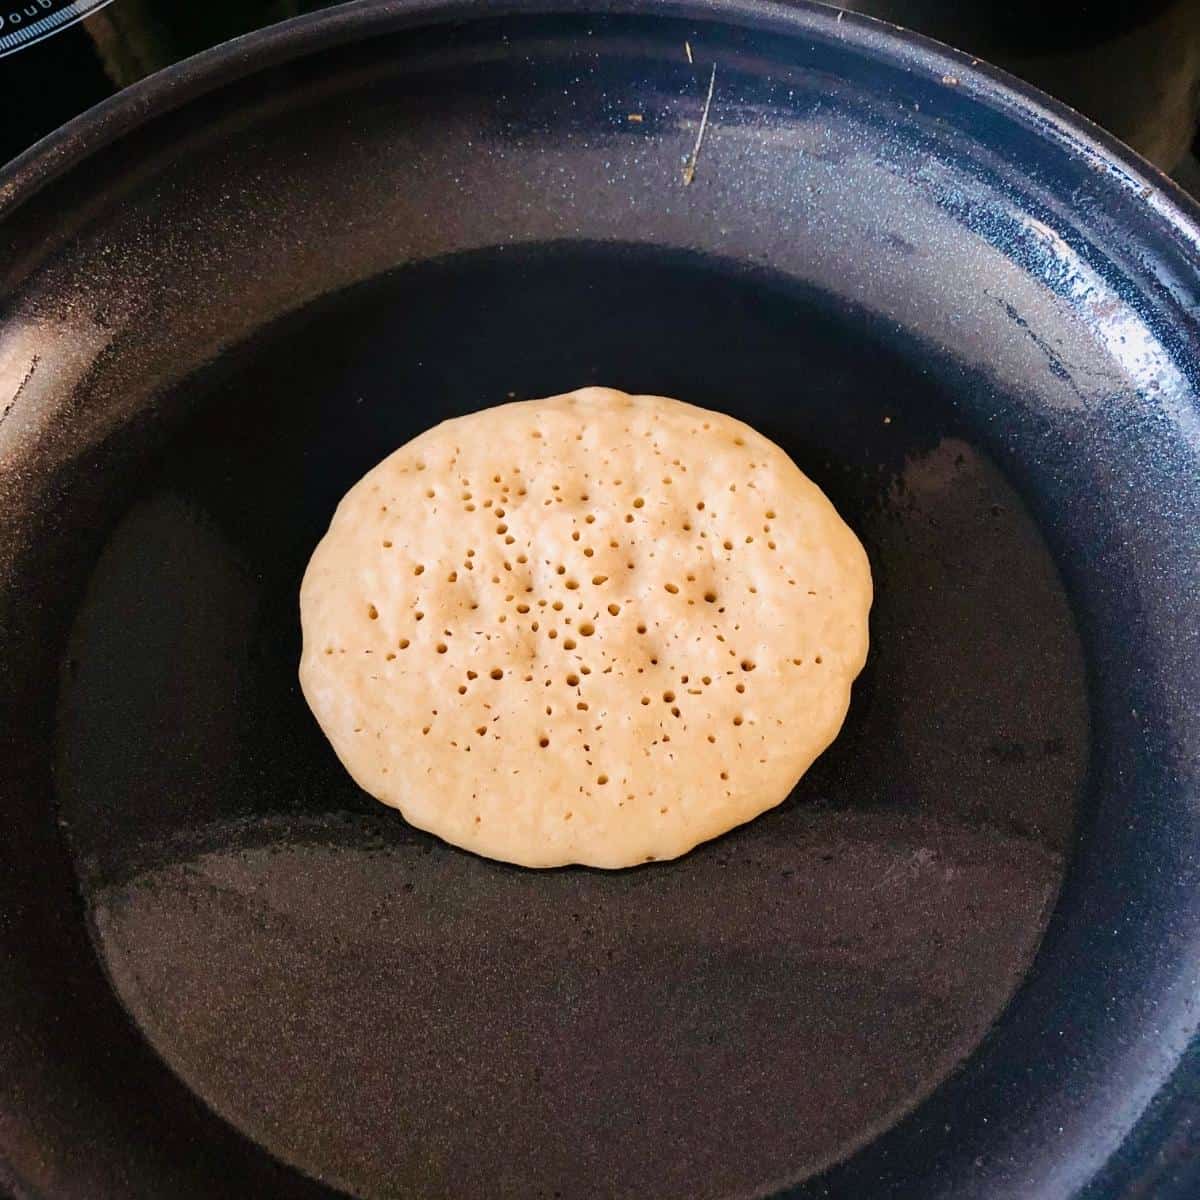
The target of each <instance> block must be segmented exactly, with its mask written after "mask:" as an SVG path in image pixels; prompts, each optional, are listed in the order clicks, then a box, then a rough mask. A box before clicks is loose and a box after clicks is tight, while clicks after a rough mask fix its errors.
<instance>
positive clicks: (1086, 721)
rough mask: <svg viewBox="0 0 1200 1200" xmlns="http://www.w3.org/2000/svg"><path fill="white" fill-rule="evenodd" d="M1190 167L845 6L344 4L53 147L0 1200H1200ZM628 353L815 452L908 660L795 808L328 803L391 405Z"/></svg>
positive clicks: (889, 654)
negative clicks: (607, 826) (459, 836)
mask: <svg viewBox="0 0 1200 1200" xmlns="http://www.w3.org/2000/svg"><path fill="white" fill-rule="evenodd" d="M685 42H687V43H688V45H689V47H690V49H691V51H692V57H693V58H694V60H695V61H694V62H691V63H689V61H688V55H687V53H686V52H685V49H684V43H685ZM713 64H716V71H717V73H716V77H715V83H714V101H713V105H712V111H711V114H710V120H709V122H708V125H707V129H706V135H705V140H704V142H703V145H702V147H701V152H700V155H699V158H698V159H697V162H696V176H695V180H694V182H693V183H692V184H691V185H690V186H685V185H684V183H683V179H682V173H681V166H682V161H683V158H684V156H685V155H686V154H687V153H688V152H689V151H690V150H691V149H692V147H693V144H694V140H695V136H696V131H697V129H698V126H699V121H700V115H701V109H702V107H703V101H704V95H705V92H706V89H707V86H708V82H709V79H710V77H711V72H712V69H713ZM631 114H634V115H636V116H639V117H641V120H630V115H631ZM1180 203H1181V202H1180V201H1178V200H1177V199H1176V198H1173V197H1171V196H1168V195H1167V194H1166V193H1165V192H1163V191H1161V190H1158V188H1157V186H1156V185H1153V184H1152V183H1151V182H1150V181H1148V180H1147V179H1146V178H1145V177H1144V176H1143V174H1142V170H1141V168H1139V167H1138V166H1137V165H1136V164H1135V163H1133V162H1132V161H1130V160H1129V159H1128V158H1126V157H1125V156H1123V154H1122V153H1121V152H1120V151H1119V150H1117V149H1116V148H1115V147H1113V146H1112V145H1109V144H1107V143H1105V142H1104V141H1103V139H1101V138H1100V136H1099V135H1097V134H1095V133H1094V132H1091V131H1087V130H1084V129H1082V128H1080V127H1079V126H1078V125H1077V124H1073V123H1072V122H1071V121H1070V120H1069V119H1068V118H1067V117H1066V116H1065V115H1064V114H1063V112H1061V111H1060V110H1057V109H1055V108H1054V107H1053V105H1051V104H1050V103H1049V102H1047V101H1044V100H1042V99H1040V98H1037V97H1035V96H1032V95H1029V94H1022V93H1021V92H1020V91H1019V90H1018V89H1017V87H1016V86H1015V85H1013V84H1011V83H1010V82H1004V81H1000V80H997V79H996V78H995V77H993V76H992V75H990V74H987V73H985V72H984V70H983V69H982V68H976V67H973V66H972V65H971V64H970V63H969V61H967V60H964V59H962V58H961V57H958V56H955V55H952V54H950V53H948V52H943V51H941V50H938V49H935V48H932V47H931V46H930V45H929V44H928V43H925V42H922V41H920V40H919V39H916V38H912V37H909V36H908V35H903V36H901V35H897V34H895V33H893V32H890V31H888V30H886V29H885V28H884V27H882V26H879V25H877V24H873V23H870V22H865V21H861V20H858V19H853V18H845V19H844V20H843V19H840V18H838V17H837V16H836V14H834V13H832V12H829V11H826V10H821V9H819V8H815V7H814V8H799V9H796V10H792V11H783V10H780V9H775V8H769V7H756V6H748V5H730V6H727V7H723V8H722V9H720V10H719V11H718V10H713V9H709V8H699V7H697V8H695V9H688V8H686V7H683V6H673V7H669V8H667V7H661V6H659V7H656V9H655V10H654V11H653V12H651V13H648V14H643V13H639V12H637V11H635V10H634V9H633V8H625V9H622V10H620V11H618V10H616V9H609V10H607V11H605V12H601V11H595V10H589V11H583V10H575V11H569V10H568V11H562V10H560V11H547V10H545V9H539V10H535V9H534V8H531V7H525V8H524V9H523V10H521V11H519V12H508V13H501V12H499V11H498V10H491V11H489V13H488V14H487V15H486V16H481V15H473V14H472V13H471V12H469V11H468V10H465V9H464V10H454V9H451V8H449V7H446V6H442V7H434V8H421V7H419V6H413V5H407V6H397V5H387V4H382V5H381V4H373V5H367V6H361V5H351V6H347V7H346V8H344V9H340V10H332V11H331V12H328V13H325V14H321V15H319V16H317V17H314V18H309V19H305V20H303V21H300V22H294V23H290V24H289V25H287V26H284V27H280V28H279V29H277V30H271V31H266V32H264V33H263V34H258V35H254V36H252V37H251V38H249V39H246V40H244V41H243V42H242V43H240V44H237V45H235V46H232V47H230V48H222V49H218V50H217V51H215V52H213V53H211V54H209V55H206V56H202V58H201V59H199V60H193V61H192V62H190V63H187V64H183V65H182V66H181V67H180V68H176V69H174V70H172V71H170V72H167V73H165V74H164V75H163V76H161V77H159V78H157V79H156V80H152V81H150V82H149V83H148V84H146V85H144V86H142V87H139V88H135V89H131V91H130V92H129V93H126V94H124V95H123V96H121V97H118V98H117V99H116V100H115V101H114V102H112V103H110V104H109V105H107V106H106V107H105V108H103V109H101V110H98V111H97V113H95V114H89V115H88V116H86V117H85V118H83V119H81V120H80V121H79V122H77V123H75V124H74V125H73V126H71V127H68V128H67V129H66V130H65V131H63V132H62V133H61V134H59V135H56V137H55V139H52V140H51V141H50V142H49V143H47V144H45V145H43V146H42V147H40V148H38V149H37V150H35V151H34V152H32V153H31V154H30V155H29V156H26V158H25V159H23V160H21V161H19V162H18V163H17V164H14V166H13V167H12V168H10V170H9V171H8V173H7V174H6V175H5V176H4V177H2V178H0V214H2V216H3V224H2V225H0V230H2V236H3V242H2V243H0V245H2V247H3V255H4V257H3V261H2V264H0V266H2V269H3V280H4V292H3V294H4V297H5V300H4V304H5V308H4V314H3V315H4V320H3V323H2V324H0V378H2V379H3V380H4V387H5V390H4V391H3V392H2V393H0V645H2V646H3V657H2V658H0V704H2V705H3V709H2V710H0V712H2V718H3V722H4V730H5V732H4V735H3V737H4V745H3V749H4V756H3V758H2V759H0V801H2V803H3V806H4V811H5V813H6V815H7V821H6V837H5V838H4V839H3V840H0V862H2V865H3V869H2V870H0V963H2V964H3V966H4V970H3V971H2V972H0V1171H2V1172H5V1173H6V1176H7V1182H8V1184H9V1186H10V1188H11V1190H13V1191H14V1192H15V1193H17V1194H21V1195H24V1194H29V1195H35V1196H46V1197H89V1198H94V1197H98V1196H122V1197H124V1196H154V1197H159V1196H168V1195H169V1196H179V1197H188V1196H212V1195H247V1196H250V1195H255V1196H257V1195H271V1196H295V1197H316V1196H325V1195H330V1194H332V1189H337V1188H342V1189H344V1190H348V1191H351V1192H355V1193H360V1194H364V1195H370V1196H385V1195H387V1196H390V1195H409V1194H420V1195H514V1196H534V1195H543V1196H553V1195H561V1196H564V1197H568V1196H590V1195H604V1196H617V1195H625V1196H644V1195H664V1196H733V1195H749V1194H760V1193H763V1192H773V1191H784V1190H789V1189H790V1194H794V1195H797V1196H839V1197H840V1196H846V1197H868V1196H905V1197H908V1196H964V1197H965V1196H976V1195H979V1196H984V1195H986V1196H1013V1197H1036V1196H1046V1197H1059V1196H1065V1195H1068V1194H1072V1193H1075V1192H1077V1191H1079V1190H1080V1189H1082V1191H1083V1194H1085V1195H1088V1196H1095V1197H1099V1196H1106V1197H1107V1196H1123V1195H1134V1194H1154V1195H1156V1196H1158V1195H1162V1196H1172V1195H1178V1196H1184V1195H1191V1194H1194V1188H1195V1184H1196V1179H1195V1163H1194V1155H1193V1154H1192V1153H1191V1152H1192V1151H1193V1150H1194V1139H1195V1130H1196V1112H1195V1105H1196V1101H1195V1094H1196V1080H1197V1075H1196V1067H1195V1061H1194V1060H1195V1058H1196V1053H1197V1052H1196V1050H1195V1046H1194V1042H1193V1041H1192V1039H1193V1038H1194V1033H1195V1027H1196V1018H1197V1014H1196V1012H1195V1008H1194V1003H1195V996H1196V980H1197V960H1198V955H1197V950H1198V936H1197V935H1198V934H1200V920H1198V915H1200V914H1198V909H1197V895H1198V893H1197V884H1198V883H1200V879H1198V878H1197V874H1198V872H1197V862H1198V861H1200V805H1198V804H1197V800H1198V798H1200V764H1198V759H1200V671H1198V670H1197V666H1196V664H1197V662H1198V661H1200V644H1198V642H1200V632H1198V631H1200V567H1198V561H1200V554H1198V547H1197V533H1196V531H1197V529H1200V523H1198V519H1200V406H1198V404H1197V362H1198V354H1197V351H1198V348H1200V347H1198V341H1197V332H1196V326H1195V323H1194V318H1195V313H1196V292H1197V279H1198V278H1200V275H1198V274H1197V270H1198V267H1200V250H1198V249H1197V247H1198V246H1200V233H1198V232H1197V229H1196V226H1195V223H1194V221H1193V219H1192V214H1191V213H1190V211H1189V212H1185V211H1183V209H1182V208H1181V207H1179V205H1180ZM592 382H602V383H605V384H609V385H613V386H618V387H625V388H629V389H636V390H645V391H658V392H663V393H666V394H674V395H679V396H681V397H683V398H685V399H687V400H689V401H692V402H694V403H700V404H707V405H711V406H714V407H720V408H723V409H726V410H728V411H731V412H733V413H734V414H735V415H738V416H740V417H743V418H744V419H747V420H749V421H751V422H752V423H754V424H755V425H756V426H757V427H759V428H760V429H762V430H763V432H764V433H766V434H767V435H768V436H771V437H773V438H775V439H776V440H778V441H779V442H780V443H781V444H782V445H783V446H784V447H785V448H786V449H787V450H788V451H789V453H791V454H792V455H793V456H794V457H795V458H796V460H797V461H798V462H799V463H800V465H801V467H802V468H803V469H805V470H806V471H807V472H808V473H810V474H811V475H812V477H813V478H814V479H816V480H817V481H818V482H819V483H820V484H821V485H822V486H823V487H824V488H825V489H826V490H827V491H828V493H829V494H830V496H831V497H832V498H833V499H834V501H835V503H837V505H838V506H839V508H840V509H841V511H842V512H843V513H844V514H845V515H846V517H847V519H848V520H849V521H850V522H851V524H852V525H853V526H854V527H855V529H856V530H857V531H858V532H859V534H860V536H861V537H862V538H863V540H864V543H865V544H866V546H867V549H868V552H869V553H870V555H871V558H872V566H873V570H874V573H875V578H876V587H877V604H876V608H875V611H874V613H873V617H872V637H873V650H872V656H871V659H870V662H869V663H868V667H867V670H866V671H865V673H864V676H863V677H862V679H861V680H860V681H859V683H858V685H857V686H856V692H855V699H854V704H853V706H852V709H851V714H850V717H849V719H848V722H847V726H846V729H845V731H844V733H843V735H842V737H841V738H840V739H839V741H838V742H837V743H836V744H835V746H834V747H833V748H832V749H831V751H830V752H829V753H828V754H827V755H826V756H825V757H824V758H823V759H822V760H820V762H819V763H818V764H817V765H816V767H815V768H814V769H813V771H811V772H810V774H809V775H808V776H807V777H806V779H805V780H803V781H802V783H801V785H800V787H799V788H798V789H797V793H796V794H795V795H794V796H793V797H792V798H791V799H790V800H789V801H788V802H787V803H786V804H785V805H784V806H783V807H782V808H780V809H779V810H777V811H775V812H773V813H770V814H767V815H766V816H765V817H764V818H762V819H761V820H759V821H757V822H754V823H753V824H752V825H750V826H749V827H746V828H745V829H743V830H740V831H735V832H734V833H733V834H731V835H729V836H727V837H726V838H723V839H720V840H718V841H717V842H715V843H712V844H711V845H709V846H707V847H703V848H701V850H699V851H698V852H697V853H695V854H693V855H690V856H687V857H686V858H684V859H682V860H680V861H679V862H677V863H674V864H664V865H656V866H654V867H650V868H645V869H639V870H636V871H630V872H621V873H615V874H613V873H603V872H592V871H585V870H571V869H568V870H562V871H554V872H546V873H537V872H528V871H522V870H519V869H516V868H509V867H505V866H501V865H498V864H492V863H488V862H485V861H483V860H480V859H477V858H474V857H472V856H470V855H466V854H463V853H461V852H459V851H456V850H452V849H450V848H447V847H444V846H442V845H441V844H440V843H437V842H436V841H434V840H433V839H431V838H429V837H427V836H425V835H423V834H418V833H416V832H415V831H412V830H410V829H408V828H407V827H406V826H405V825H404V824H403V822H402V821H401V820H400V819H399V818H398V816H396V815H395V814H393V813H391V812H389V811H387V810H384V809H382V808H380V807H379V806H377V805H376V804H374V802H372V801H371V800H370V799H369V798H368V797H365V796H364V795H363V794H362V793H361V792H359V791H358V790H357V789H356V788H355V787H354V786H353V784H352V783H351V782H350V781H349V780H348V778H347V777H346V776H345V774H344V772H342V771H341V769H340V768H339V767H338V765H337V763H336V760H335V759H334V757H333V755H332V752H331V751H330V750H329V748H328V746H327V745H326V744H325V742H324V741H323V739H322V738H321V736H320V734H319V731H318V730H317V728H316V726H315V724H314V723H313V722H312V720H311V718H310V717H309V715H308V714H307V711H306V710H305V708H304V705H303V702H302V700H301V698H300V697H299V693H298V689H297V687H296V683H295V665H296V657H297V651H298V638H299V631H298V626H297V613H296V588H297V586H298V581H299V576H300V573H301V571H302V570H303V567H304V563H305V561H306V558H307V554H308V553H309V551H310V550H311V547H312V545H313V543H314V542H315V540H316V538H317V537H318V536H319V535H320V532H321V530H322V528H323V525H324V523H325V522H326V521H327V520H328V517H329V515H330V513H331V511H332V507H333V505H334V504H335V503H336V500H337V498H338V497H339V496H340V494H341V493H342V492H343V491H344V490H345V489H346V487H348V486H349V484H350V483H352V482H353V481H354V480H355V479H356V478H357V477H358V476H359V475H360V474H361V473H362V472H363V471H364V470H365V469H366V468H367V467H369V466H370V465H371V464H373V463H374V462H375V461H377V460H378V458H380V457H381V456H382V455H383V454H385V453H387V452H388V451H389V450H390V449H392V448H393V447H394V446H395V445H397V444H399V443H400V442H402V441H403V440H405V439H406V438H408V437H410V436H412V435H413V434H414V433H416V432H418V431H419V430H420V429H422V428H425V427H426V426H428V425H429V424H431V423H432V422H434V421H436V420H439V419H441V418H443V417H446V416H450V415H454V414H457V413H461V412H464V411H469V410H470V409H472V408H475V407H478V406H480V405H483V404H490V403H496V402H500V401H502V400H504V399H506V398H508V397H510V396H513V395H516V396H534V395H539V394H548V393H551V392H554V391H560V390H564V389H567V388H570V387H575V386H579V385H581V384H584V383H592ZM1064 874H1065V880H1064ZM1060 883H1061V885H1062V886H1061V891H1060ZM1047 921H1048V924H1047ZM1043 932H1044V937H1043ZM1039 943H1040V948H1039ZM1035 954H1036V957H1035ZM1031 964H1032V965H1031ZM1189 1045H1191V1046H1192V1048H1191V1049H1189ZM2 1178H5V1176H4V1175H0V1179H2ZM318 1180H319V1181H321V1182H318Z"/></svg>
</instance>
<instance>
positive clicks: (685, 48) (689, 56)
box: [683, 42, 696, 62]
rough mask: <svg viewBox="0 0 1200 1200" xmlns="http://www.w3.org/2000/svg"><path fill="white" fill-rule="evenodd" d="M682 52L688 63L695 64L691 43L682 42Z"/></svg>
mask: <svg viewBox="0 0 1200 1200" xmlns="http://www.w3.org/2000/svg"><path fill="white" fill-rule="evenodd" d="M683 52H684V54H686V55H687V60H688V62H695V61H696V60H695V59H694V58H692V43H691V42H684V43H683Z"/></svg>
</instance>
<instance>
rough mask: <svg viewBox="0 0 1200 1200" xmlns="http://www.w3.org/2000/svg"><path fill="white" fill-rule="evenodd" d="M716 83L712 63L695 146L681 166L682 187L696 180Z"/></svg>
mask: <svg viewBox="0 0 1200 1200" xmlns="http://www.w3.org/2000/svg"><path fill="white" fill-rule="evenodd" d="M716 83H717V64H716V63H713V65H712V72H711V73H710V74H709V77H708V95H707V96H706V97H705V98H704V111H703V112H702V113H701V114H700V128H699V129H698V130H697V131H696V144H695V145H694V146H693V147H692V152H691V154H689V155H688V158H687V161H686V162H685V163H684V164H683V186H684V187H687V185H688V184H689V183H691V182H692V180H693V179H695V178H696V161H697V159H699V157H700V147H701V145H702V144H703V142H704V132H705V130H706V129H708V112H709V109H711V108H712V99H713V88H714V87H715V86H716Z"/></svg>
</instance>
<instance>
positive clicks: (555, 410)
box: [300, 388, 871, 868]
mask: <svg viewBox="0 0 1200 1200" xmlns="http://www.w3.org/2000/svg"><path fill="white" fill-rule="evenodd" d="M870 604H871V577H870V570H869V567H868V564H867V558H866V555H865V553H864V551H863V549H862V547H861V545H860V544H859V542H858V539H857V538H856V537H855V536H854V534H853V533H852V532H851V531H850V529H849V528H848V527H847V526H846V525H845V523H844V522H843V521H842V520H841V518H840V517H839V516H838V515H837V513H836V512H835V510H834V508H833V506H832V505H831V504H830V503H829V501H828V500H827V499H826V498H825V496H824V494H823V493H822V492H821V491H820V490H819V489H818V488H817V487H816V485H815V484H813V483H812V482H811V481H810V480H809V479H808V478H807V477H806V476H804V475H803V474H802V473H801V472H800V470H799V469H798V468H797V467H796V466H795V464H794V463H793V462H792V461H791V460H790V459H789V458H788V457H787V455H786V454H784V452H783V451H782V450H780V449H779V448H778V447H777V446H775V445H774V444H773V443H772V442H770V441H768V440H767V439H766V438H764V437H762V436H761V435H760V434H758V433H756V432H755V431H754V430H752V429H751V428H750V427H749V426H747V425H744V424H742V423H741V422H739V421H735V420H733V419H732V418H730V417H727V416H724V415H722V414H720V413H715V412H709V411H707V410H705V409H700V408H695V407H693V406H691V405H687V404H682V403H680V402H678V401H675V400H668V399H665V398H662V397H657V396H629V395H626V394H625V393H623V392H618V391H613V390H610V389H607V388H584V389H582V390H580V391H577V392H572V393H569V394H567V395H564V396H556V397H552V398H550V399H547V400H533V401H523V402H518V403H514V404H506V405H502V406H500V407H497V408H490V409H485V410H483V411H481V412H477V413H473V414H471V415H469V416H466V417H460V418H458V419H456V420H452V421H447V422H445V423H444V424H441V425H438V426H436V427H435V428H433V429H430V430H428V431H427V432H425V433H423V434H421V435H420V436H419V437H417V438H415V439H414V440H413V441H411V442H409V443H408V444H407V445H405V446H402V447H401V448H400V449H399V450H397V451H396V452H395V453H394V454H392V455H390V456H389V457H388V458H386V459H384V461H383V462H381V463H380V464H379V465H378V466H376V467H375V468H373V469H372V470H371V471H370V472H368V473H367V475H365V476H364V477H363V479H362V480H360V481H359V482H358V483H357V484H355V486H354V487H352V488H351V489H350V491H349V492H348V493H347V494H346V496H345V498H344V499H343V500H342V502H341V504H340V505H339V506H338V509H337V512H336V513H335V514H334V517H333V521H332V523H331V525H330V528H329V531H328V532H327V533H326V535H325V537H324V538H323V539H322V540H321V542H320V543H319V545H318V546H317V548H316V550H315V551H314V553H313V556H312V559H311V561H310V563H309V566H308V570H307V572H306V573H305V577H304V581H303V584H302V585H301V591H300V611H301V622H302V626H303V634H304V648H303V653H302V657H301V663H300V681H301V686H302V688H303V691H304V695H305V697H306V699H307V701H308V703H309V705H310V707H311V708H312V711H313V713H314V715H315V716H316V718H317V720H318V722H319V723H320V725H321V728H322V729H323V730H324V732H325V734H326V736H327V737H328V738H329V740H330V742H331V743H332V744H333V747H334V749H335V751H336V752H337V754H338V756H339V758H340V759H341V761H342V763H343V764H344V765H345V766H346V769H347V770H348V771H349V772H350V774H351V775H352V776H353V777H354V779H355V780H356V781H357V783H358V784H359V785H360V786H361V787H363V788H364V789H365V790H366V791H368V792H370V793H371V795H373V796H375V797H376V798H378V799H379V800H381V801H383V803H385V804H388V805H391V806H393V807H395V808H398V809H400V810H401V812H402V813H403V814H404V816H405V818H406V819H407V820H408V821H410V822H411V823H412V824H414V825H416V826H419V827H420V828H422V829H426V830H429V831H430V832H432V833H435V834H437V835H438V836H440V837H442V838H444V839H446V840H447V841H449V842H452V843H454V844H455V845H458V846H462V847H465V848H466V849H469V850H473V851H475V852H476V853H479V854H483V855H486V856H488V857H491V858H497V859H502V860H505V861H508V862H514V863H520V864H522V865H525V866H530V867H551V866H559V865H563V864H566V863H584V864H587V865H590V866H595V867H612V868H615V867H625V866H631V865H634V864H636V863H642V862H646V861H650V860H655V859H669V858H674V857H676V856H678V855H680V854H683V853H685V852H686V851H687V850H689V849H691V848H692V847H693V846H695V845H696V844H697V843H699V842H702V841H704V840H706V839H708V838H712V837H715V836H717V835H718V834H721V833H723V832H725V831H726V830H728V829H731V828H733V827H734V826H736V825H739V824H741V823H742V822H744V821H748V820H750V819H751V818H752V817H755V816H757V815H758V814H759V813H761V812H763V811H764V810H766V809H768V808H771V807H773V806H774V805H776V804H778V803H780V801H782V800H783V799H784V798H785V797H786V796H787V795H788V793H789V792H790V791H791V789H792V787H793V786H794V785H795V783H796V781H797V780H798V779H799V777H800V776H801V775H802V774H803V773H804V771H805V770H807V768H808V767H809V765H810V764H811V763H812V761H813V760H814V759H815V758H816V757H817V755H819V754H820V753H821V751H822V750H824V749H825V747H826V746H828V745H829V743H830V742H831V741H832V740H833V739H834V737H835V736H836V735H837V732H838V730H839V729H840V728H841V725H842V721H843V720H844V718H845V714H846V709H847V706H848V703H849V697H850V685H851V683H852V682H853V680H854V678H855V676H856V675H857V674H858V673H859V671H860V670H861V668H862V665H863V662H864V660H865V658H866V652H867V615H868V610H869V608H870Z"/></svg>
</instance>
